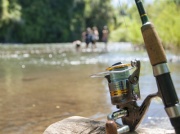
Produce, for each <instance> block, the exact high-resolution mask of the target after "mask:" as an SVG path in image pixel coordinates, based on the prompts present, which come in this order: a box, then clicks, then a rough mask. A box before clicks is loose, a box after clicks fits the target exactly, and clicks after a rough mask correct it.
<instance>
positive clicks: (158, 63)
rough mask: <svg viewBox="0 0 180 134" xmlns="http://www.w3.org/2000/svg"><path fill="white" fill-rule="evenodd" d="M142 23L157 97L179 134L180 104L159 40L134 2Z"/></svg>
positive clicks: (146, 17) (140, 3) (139, 7)
mask: <svg viewBox="0 0 180 134" xmlns="http://www.w3.org/2000/svg"><path fill="white" fill-rule="evenodd" d="M135 3H136V6H137V9H138V11H139V15H140V17H141V21H142V27H141V32H142V35H143V38H144V42H145V46H146V50H147V53H148V56H149V59H150V62H151V65H152V68H153V74H154V77H155V79H156V82H157V86H158V95H159V96H160V97H161V99H162V100H163V103H164V106H165V110H166V113H167V115H168V116H169V119H170V122H171V124H172V126H173V127H174V129H175V132H176V134H180V104H179V100H178V97H177V93H176V91H175V88H174V84H173V81H172V79H171V75H170V71H169V68H168V66H167V59H166V55H165V52H164V49H163V46H162V44H161V41H160V38H159V36H158V34H157V32H156V30H155V28H154V25H153V24H152V23H151V22H150V21H149V19H148V16H147V14H146V12H145V10H144V7H143V4H142V1H141V0H135Z"/></svg>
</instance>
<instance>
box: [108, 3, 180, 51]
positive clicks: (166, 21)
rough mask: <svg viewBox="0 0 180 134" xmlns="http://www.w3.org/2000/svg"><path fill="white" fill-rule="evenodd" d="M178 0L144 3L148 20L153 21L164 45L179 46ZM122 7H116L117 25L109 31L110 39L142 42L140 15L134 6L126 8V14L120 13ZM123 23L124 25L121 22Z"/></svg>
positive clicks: (179, 12)
mask: <svg viewBox="0 0 180 134" xmlns="http://www.w3.org/2000/svg"><path fill="white" fill-rule="evenodd" d="M179 2H180V1H179V0H174V1H155V2H154V3H153V5H146V7H145V9H146V11H147V14H148V16H149V18H150V21H151V22H152V23H154V25H155V27H156V30H157V32H158V34H159V36H160V38H161V39H162V43H163V45H164V47H166V48H169V47H174V46H178V47H180V32H179V29H180V25H179V24H180V9H179V6H180V5H179ZM122 9H124V6H122V7H121V8H120V9H117V11H118V12H116V16H118V18H116V20H117V23H119V25H118V26H116V27H114V31H113V32H111V35H110V40H111V41H128V42H132V43H133V44H138V45H141V44H143V38H142V35H141V31H140V27H141V22H140V17H139V14H138V11H137V8H136V6H135V5H134V6H132V7H130V8H129V9H127V15H125V16H124V15H122V14H120V11H121V10H122ZM122 20H124V21H122ZM121 23H125V25H123V24H121Z"/></svg>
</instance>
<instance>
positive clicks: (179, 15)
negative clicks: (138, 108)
mask: <svg viewBox="0 0 180 134" xmlns="http://www.w3.org/2000/svg"><path fill="white" fill-rule="evenodd" d="M143 2H144V6H145V9H146V11H147V14H148V16H149V19H150V21H151V22H153V23H154V25H155V27H156V30H157V32H158V33H159V36H160V38H161V40H162V43H163V46H164V48H165V51H166V54H167V59H168V63H169V64H168V65H169V68H170V70H171V75H172V79H173V81H174V84H175V88H176V90H177V94H178V97H179V98H180V84H179V83H180V80H179V75H180V71H179V68H180V55H179V54H180V53H179V47H180V32H179V29H180V8H179V7H180V0H158V1H155V0H153V1H152V0H143ZM104 26H106V27H107V29H108V40H107V42H104V41H103V28H104ZM88 27H90V28H92V27H97V30H98V33H99V40H98V41H97V42H96V47H95V48H94V49H92V48H91V45H92V44H90V46H89V47H88V48H87V46H86V43H85V40H84V38H83V33H84V32H85V31H86V29H87V28H88ZM140 27H141V21H140V17H139V15H138V11H137V8H136V5H135V2H134V1H132V0H125V1H124V0H106V1H104V0H93V1H92V0H66V1H63V0H0V134H24V133H26V134H40V133H43V131H44V130H45V129H46V128H47V127H48V126H49V125H50V124H52V123H55V122H57V121H60V120H62V119H64V118H67V117H70V116H84V117H88V118H91V119H95V120H102V121H105V120H106V116H107V114H109V113H110V112H113V111H115V110H117V109H116V107H115V106H113V105H112V104H111V101H110V95H109V89H108V85H107V81H106V80H105V79H103V78H96V79H93V78H90V75H92V74H95V73H98V72H103V71H104V70H105V69H106V68H107V67H109V66H111V65H112V64H114V63H116V62H119V61H121V62H123V63H130V62H131V60H134V59H139V60H140V61H141V64H142V67H141V74H140V81H139V82H140V90H141V99H142V100H144V98H145V97H146V96H147V95H148V94H150V93H154V92H157V86H156V81H155V79H154V77H153V74H152V68H151V65H150V63H149V59H148V56H147V53H146V50H145V48H144V43H143V39H142V35H141V31H140ZM76 40H80V44H78V45H79V46H80V48H78V49H77V44H76V43H75V44H74V41H76ZM142 100H140V101H139V103H141V102H142ZM157 122H158V124H157ZM140 128H150V129H151V128H153V129H154V128H157V129H166V130H172V127H171V125H170V122H169V119H168V117H167V115H166V113H165V112H164V106H163V104H162V101H161V100H160V99H159V98H155V99H153V101H152V103H151V106H150V109H149V110H148V113H147V114H146V116H145V119H144V120H143V122H142V124H141V125H140Z"/></svg>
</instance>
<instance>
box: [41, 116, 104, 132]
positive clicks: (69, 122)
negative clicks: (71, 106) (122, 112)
mask: <svg viewBox="0 0 180 134" xmlns="http://www.w3.org/2000/svg"><path fill="white" fill-rule="evenodd" d="M43 134H105V122H101V121H95V120H90V119H88V118H84V117H79V116H73V117H69V118H66V119H64V120H62V121H59V122H56V123H54V124H52V125H50V126H49V127H48V128H47V129H46V130H45V131H44V133H43Z"/></svg>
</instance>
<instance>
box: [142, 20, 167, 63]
mask: <svg viewBox="0 0 180 134" xmlns="http://www.w3.org/2000/svg"><path fill="white" fill-rule="evenodd" d="M141 32H142V35H143V38H144V42H145V46H146V49H147V53H148V55H149V59H150V62H151V65H152V66H154V65H157V64H160V63H165V62H167V59H166V55H165V52H164V48H163V46H162V44H161V41H160V38H159V37H158V34H157V32H156V30H155V28H154V25H153V24H152V23H146V24H144V25H143V26H142V27H141Z"/></svg>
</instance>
